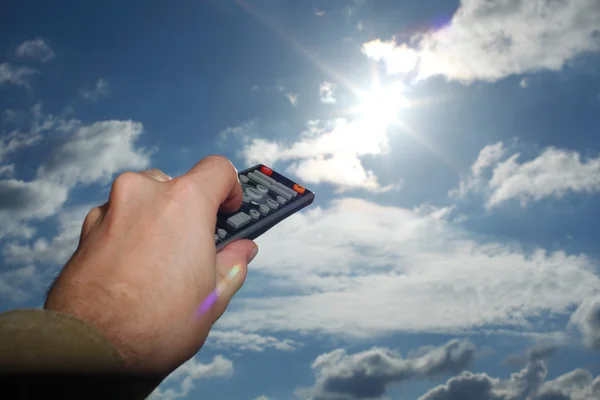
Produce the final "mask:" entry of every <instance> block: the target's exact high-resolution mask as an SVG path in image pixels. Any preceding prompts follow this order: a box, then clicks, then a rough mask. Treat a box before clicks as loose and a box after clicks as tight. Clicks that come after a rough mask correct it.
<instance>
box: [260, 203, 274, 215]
mask: <svg viewBox="0 0 600 400" xmlns="http://www.w3.org/2000/svg"><path fill="white" fill-rule="evenodd" d="M258 210H259V211H260V213H261V214H262V215H267V214H268V213H269V211H270V210H271V209H270V208H269V206H268V205H266V204H261V205H260V207H258Z"/></svg>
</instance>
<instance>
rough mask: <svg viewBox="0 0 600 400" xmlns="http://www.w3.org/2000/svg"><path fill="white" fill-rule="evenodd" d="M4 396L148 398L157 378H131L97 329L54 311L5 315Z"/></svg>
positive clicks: (1, 343)
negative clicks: (7, 394) (11, 394)
mask: <svg viewBox="0 0 600 400" xmlns="http://www.w3.org/2000/svg"><path fill="white" fill-rule="evenodd" d="M0 355H1V356H0V371H1V380H2V381H3V382H2V383H1V387H2V393H3V394H6V393H7V390H8V393H15V394H18V397H19V398H23V397H26V398H34V399H37V398H53V397H54V398H65V397H66V398H81V399H90V398H103V399H108V398H110V399H116V398H123V399H145V398H146V397H147V396H149V395H150V393H152V391H153V390H154V389H155V388H156V386H158V384H160V382H161V380H162V379H161V378H159V377H157V376H141V375H139V376H134V375H132V374H127V373H126V372H125V369H124V363H123V360H122V358H121V357H120V356H119V353H118V352H117V350H116V349H115V347H114V346H113V344H112V343H110V342H109V341H108V340H107V339H106V338H105V337H104V336H103V335H102V334H101V333H100V332H99V331H98V330H97V329H96V328H95V327H94V326H92V325H90V324H87V323H84V322H82V321H80V320H78V319H76V318H74V317H72V316H70V315H67V314H62V313H58V312H55V311H50V310H38V309H23V310H14V311H9V312H5V313H2V314H0Z"/></svg>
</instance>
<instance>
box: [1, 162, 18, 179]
mask: <svg viewBox="0 0 600 400" xmlns="http://www.w3.org/2000/svg"><path fill="white" fill-rule="evenodd" d="M14 174H15V164H7V165H0V177H2V176H8V177H10V176H13V175H14Z"/></svg>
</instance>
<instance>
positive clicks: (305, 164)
mask: <svg viewBox="0 0 600 400" xmlns="http://www.w3.org/2000/svg"><path fill="white" fill-rule="evenodd" d="M369 128H370V125H369V124H367V123H365V122H364V121H354V122H348V121H347V120H346V119H343V118H338V119H334V120H329V121H318V120H316V121H309V122H308V123H307V125H306V130H305V131H304V132H302V133H301V135H300V138H299V139H298V140H297V141H295V142H293V143H291V144H285V143H279V142H275V141H270V140H266V139H262V138H254V139H252V140H250V141H249V142H248V143H247V144H246V145H245V146H244V148H243V150H242V153H241V155H242V157H243V158H244V159H245V160H246V163H247V164H248V165H251V164H253V163H256V162H257V161H259V162H263V163H266V164H271V165H273V164H275V163H277V162H288V163H289V165H288V167H287V170H286V171H287V172H288V173H293V174H296V175H297V176H299V177H300V178H301V179H302V181H303V182H304V183H306V184H310V183H312V184H317V183H322V182H325V183H329V184H331V185H334V186H335V187H336V188H337V190H338V191H340V192H343V191H347V190H350V189H363V190H368V191H372V192H385V191H389V190H392V189H395V188H396V189H397V188H399V186H400V185H399V183H397V184H390V185H385V186H383V185H381V184H380V183H379V182H378V180H377V177H376V176H375V173H374V172H373V171H370V170H367V169H365V168H364V166H363V165H362V161H361V160H360V157H361V156H364V155H377V154H383V153H386V152H387V151H388V150H389V148H388V141H387V135H386V132H384V131H381V132H380V131H378V130H377V129H369ZM366 132H369V134H366Z"/></svg>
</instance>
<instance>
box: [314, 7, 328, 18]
mask: <svg viewBox="0 0 600 400" xmlns="http://www.w3.org/2000/svg"><path fill="white" fill-rule="evenodd" d="M325 14H327V11H324V10H317V9H315V15H316V16H317V17H322V16H324V15H325Z"/></svg>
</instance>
